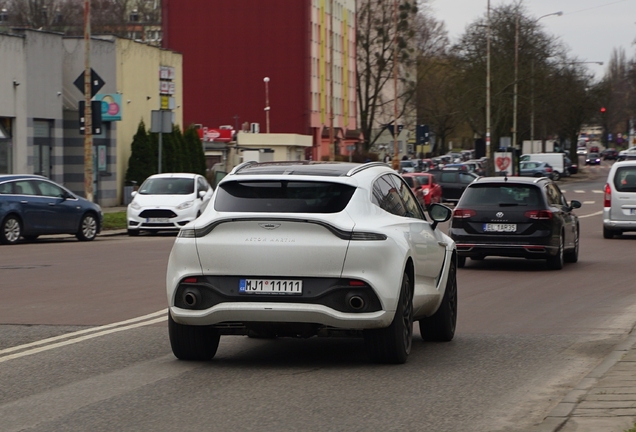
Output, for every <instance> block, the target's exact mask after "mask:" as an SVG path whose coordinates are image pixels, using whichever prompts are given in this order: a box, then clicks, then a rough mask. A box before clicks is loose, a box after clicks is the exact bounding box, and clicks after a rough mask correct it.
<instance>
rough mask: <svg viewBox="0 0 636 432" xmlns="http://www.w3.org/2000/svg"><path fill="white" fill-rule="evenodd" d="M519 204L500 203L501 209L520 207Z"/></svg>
mask: <svg viewBox="0 0 636 432" xmlns="http://www.w3.org/2000/svg"><path fill="white" fill-rule="evenodd" d="M518 205H519V203H509V202H508V203H499V207H515V206H518Z"/></svg>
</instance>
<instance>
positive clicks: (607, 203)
mask: <svg viewBox="0 0 636 432" xmlns="http://www.w3.org/2000/svg"><path fill="white" fill-rule="evenodd" d="M611 206H612V188H611V187H610V185H609V183H605V197H604V199H603V207H611Z"/></svg>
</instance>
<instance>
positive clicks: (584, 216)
mask: <svg viewBox="0 0 636 432" xmlns="http://www.w3.org/2000/svg"><path fill="white" fill-rule="evenodd" d="M602 214H603V211H602V210H601V211H599V212H596V213H590V214H586V215H583V216H579V219H581V218H588V217H592V216H598V215H602Z"/></svg>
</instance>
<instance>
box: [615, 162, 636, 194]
mask: <svg viewBox="0 0 636 432" xmlns="http://www.w3.org/2000/svg"><path fill="white" fill-rule="evenodd" d="M614 187H615V188H616V190H617V191H619V192H636V166H628V167H620V168H618V169H617V170H616V174H614Z"/></svg>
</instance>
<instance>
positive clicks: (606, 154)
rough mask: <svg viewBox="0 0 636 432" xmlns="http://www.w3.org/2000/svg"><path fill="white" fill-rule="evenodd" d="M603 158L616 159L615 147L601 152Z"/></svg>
mask: <svg viewBox="0 0 636 432" xmlns="http://www.w3.org/2000/svg"><path fill="white" fill-rule="evenodd" d="M601 157H602V158H603V160H616V159H617V158H618V152H617V151H616V149H615V148H607V149H605V150H603V151H602V152H601Z"/></svg>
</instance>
